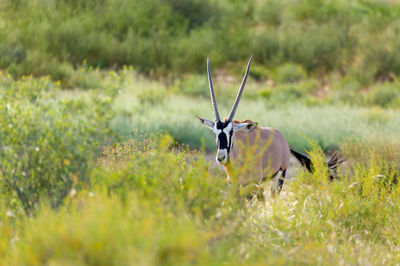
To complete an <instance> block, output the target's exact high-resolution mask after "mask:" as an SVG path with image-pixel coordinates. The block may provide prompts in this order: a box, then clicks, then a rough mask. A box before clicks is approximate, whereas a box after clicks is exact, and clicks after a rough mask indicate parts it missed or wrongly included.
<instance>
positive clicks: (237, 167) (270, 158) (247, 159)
mask: <svg viewBox="0 0 400 266" xmlns="http://www.w3.org/2000/svg"><path fill="white" fill-rule="evenodd" d="M235 122H236V121H235ZM232 143H233V144H232V148H231V151H230V156H229V163H228V164H226V165H225V171H226V173H227V175H228V177H229V178H230V179H231V180H232V181H233V182H238V183H239V184H242V185H245V184H248V183H251V182H261V181H263V180H264V179H268V178H272V177H274V176H275V175H276V174H277V173H278V172H279V171H280V170H281V171H285V170H286V169H287V168H288V167H289V159H290V148H289V144H288V143H287V141H286V139H285V138H284V137H283V135H282V133H281V132H279V131H278V130H276V129H274V128H269V127H259V126H257V127H255V128H254V129H252V130H251V131H250V132H248V131H237V132H234V134H233V137H232Z"/></svg>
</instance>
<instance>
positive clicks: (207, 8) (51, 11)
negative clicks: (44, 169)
mask: <svg viewBox="0 0 400 266" xmlns="http://www.w3.org/2000/svg"><path fill="white" fill-rule="evenodd" d="M0 14H1V16H0V17H1V21H0V29H1V35H0V67H2V68H4V69H7V70H8V71H9V72H10V73H11V74H13V75H22V74H31V73H33V74H36V75H43V74H49V75H51V77H52V78H53V79H55V80H58V79H60V80H62V81H63V84H64V85H65V86H73V85H74V83H73V82H72V81H71V76H72V73H73V69H74V68H76V67H79V66H80V65H81V64H82V62H83V61H84V60H87V63H88V64H89V65H90V66H95V67H101V68H110V67H121V66H123V65H133V66H134V67H135V69H137V70H138V71H140V72H143V73H146V74H150V75H156V76H160V75H162V76H165V75H172V76H176V75H180V74H182V73H192V72H194V71H200V72H202V71H203V68H204V67H203V66H204V58H205V57H207V56H209V57H211V58H212V59H213V62H214V63H215V64H217V65H226V63H227V62H228V61H233V62H240V63H241V61H243V60H246V59H247V58H248V57H249V55H250V54H252V53H254V54H256V57H255V58H256V61H257V63H259V64H261V65H262V66H263V67H266V68H267V69H270V70H274V69H280V68H281V67H282V66H283V65H285V64H287V63H293V64H297V65H299V66H301V67H302V68H303V69H304V71H305V73H307V74H308V75H310V76H316V77H319V76H321V74H322V75H323V74H326V73H333V74H336V73H337V74H338V75H340V76H344V77H347V76H350V77H355V78H357V80H358V81H359V82H360V83H361V86H364V85H366V84H370V83H372V82H374V81H377V80H381V81H382V80H394V79H397V76H398V75H399V74H400V57H399V55H398V53H397V50H398V48H399V41H398V38H397V36H398V31H399V29H400V28H399V25H400V24H399V21H398V17H399V14H400V4H399V3H398V1H373V0H366V1H344V0H343V1H342V0H341V1H329V0H307V1H296V0H285V1H281V0H268V1H246V2H242V1H228V0H202V1H200V0H195V1H185V0H168V1H161V0H146V1H144V0H134V1H130V0H104V1H99V0H90V1H87V0H85V1H81V0H73V1H71V0H68V1H67V0H64V1H53V0H51V1H47V0H46V1H44V0H35V1H28V0H18V1H11V0H7V1H2V4H1V5H0ZM100 17H101V18H102V19H98V18H100ZM227 33H228V34H227ZM377 40H382V41H377ZM383 40H384V41H383ZM233 68H234V67H233ZM261 72H262V71H261Z"/></svg>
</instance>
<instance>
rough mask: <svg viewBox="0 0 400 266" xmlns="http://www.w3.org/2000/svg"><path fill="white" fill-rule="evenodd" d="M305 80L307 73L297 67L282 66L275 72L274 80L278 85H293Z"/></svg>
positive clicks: (292, 65) (291, 65)
mask: <svg viewBox="0 0 400 266" xmlns="http://www.w3.org/2000/svg"><path fill="white" fill-rule="evenodd" d="M306 78H307V73H306V72H305V71H304V69H303V68H302V67H301V66H299V65H294V64H284V65H282V66H280V67H278V68H277V69H276V70H275V79H276V81H277V82H279V83H295V82H298V81H302V80H304V79H306Z"/></svg>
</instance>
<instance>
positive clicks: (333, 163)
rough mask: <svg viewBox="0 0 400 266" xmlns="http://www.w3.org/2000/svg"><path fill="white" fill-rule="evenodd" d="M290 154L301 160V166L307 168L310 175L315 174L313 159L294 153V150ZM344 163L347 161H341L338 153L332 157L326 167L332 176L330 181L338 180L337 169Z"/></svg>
mask: <svg viewBox="0 0 400 266" xmlns="http://www.w3.org/2000/svg"><path fill="white" fill-rule="evenodd" d="M290 152H291V153H292V154H293V156H294V157H296V159H297V160H299V162H300V163H301V165H302V166H303V167H305V168H306V169H307V170H308V171H309V172H310V173H312V172H313V169H312V167H313V164H312V162H311V159H310V158H309V157H308V156H306V155H304V154H301V153H299V152H297V151H294V150H292V149H290ZM344 161H345V159H339V158H338V155H337V153H334V154H333V155H332V157H331V159H330V160H329V161H328V162H326V165H327V166H328V169H329V174H330V176H329V179H330V180H334V179H336V178H338V175H337V168H338V167H339V165H340V164H341V163H343V162H344Z"/></svg>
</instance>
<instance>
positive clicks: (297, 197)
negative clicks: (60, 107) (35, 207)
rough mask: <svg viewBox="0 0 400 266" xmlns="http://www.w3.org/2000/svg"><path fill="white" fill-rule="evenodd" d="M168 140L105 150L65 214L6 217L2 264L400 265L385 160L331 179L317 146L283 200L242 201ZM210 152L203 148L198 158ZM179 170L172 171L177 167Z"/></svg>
mask: <svg viewBox="0 0 400 266" xmlns="http://www.w3.org/2000/svg"><path fill="white" fill-rule="evenodd" d="M171 144H173V143H172V142H171V138H170V137H169V136H162V137H161V138H158V140H157V138H155V139H153V141H148V142H147V145H143V142H138V143H132V142H131V143H125V144H122V145H121V146H114V147H110V148H108V149H106V150H105V153H104V155H103V157H102V159H101V160H100V161H99V162H98V163H97V164H96V167H95V168H96V170H95V171H94V172H93V176H92V178H93V181H92V185H91V187H89V188H87V189H85V190H80V191H78V192H77V194H70V195H69V197H68V199H67V201H66V202H65V205H64V206H62V207H61V208H60V209H59V210H54V209H51V208H49V207H47V206H42V208H41V209H40V210H39V212H38V214H37V215H36V216H32V217H27V218H24V219H21V218H19V217H13V216H12V214H8V216H7V215H4V212H6V209H5V208H2V210H3V216H1V217H2V227H1V229H2V230H4V232H5V233H6V234H2V235H1V237H0V250H1V251H2V252H0V261H1V262H2V263H3V264H13V265H15V264H18V265H43V264H79V265H99V264H100V265H131V264H137V263H140V264H146V265H158V264H168V265H175V264H192V265H193V264H195V265H204V264H213V265H221V264H241V265H244V264H256V263H258V264H272V263H273V264H318V263H331V264H334V265H341V264H357V263H359V264H382V263H387V264H396V263H399V255H400V254H399V250H398V244H399V234H398V233H399V230H400V228H399V223H398V222H397V221H398V219H399V217H398V213H399V207H398V206H400V205H399V202H400V196H399V195H400V193H399V189H398V187H397V186H388V185H387V184H388V183H387V182H390V180H391V179H390V177H389V179H386V180H383V179H382V175H381V174H382V173H384V168H383V167H384V165H383V164H382V163H383V162H382V161H376V163H375V164H374V165H370V166H369V167H359V168H356V171H355V172H354V175H352V176H348V177H344V178H342V179H341V180H337V181H335V182H330V181H328V176H327V169H326V168H325V166H324V163H323V161H324V155H323V153H322V151H321V150H320V149H319V148H318V147H316V146H314V149H313V151H312V152H311V157H312V159H313V162H314V165H315V172H314V174H308V173H306V172H301V173H300V174H299V175H298V176H297V178H298V180H297V181H292V182H290V183H286V184H285V185H284V190H283V193H282V194H281V196H280V198H279V199H278V200H272V199H269V198H266V200H265V202H260V201H258V200H256V199H253V200H250V201H248V200H244V199H240V198H237V197H236V196H234V195H233V194H231V193H230V192H229V191H230V190H231V188H232V187H230V186H228V185H227V184H226V183H225V181H224V179H223V175H222V174H216V173H215V172H210V171H209V170H208V165H207V163H206V162H205V161H204V159H203V158H201V157H199V154H193V153H190V152H187V151H179V150H176V149H173V148H172V146H171ZM200 155H201V154H200ZM171 166H174V167H171Z"/></svg>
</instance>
